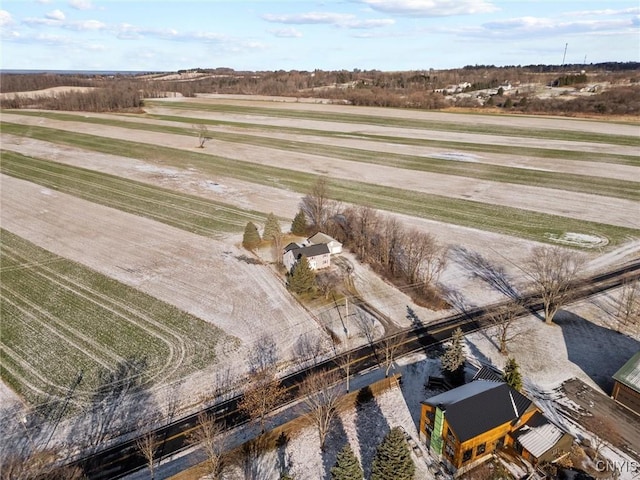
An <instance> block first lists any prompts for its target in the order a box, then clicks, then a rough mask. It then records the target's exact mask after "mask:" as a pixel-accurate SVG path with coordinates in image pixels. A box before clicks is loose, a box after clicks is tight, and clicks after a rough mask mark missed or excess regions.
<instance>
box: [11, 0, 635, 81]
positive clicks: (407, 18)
mask: <svg viewBox="0 0 640 480" xmlns="http://www.w3.org/2000/svg"><path fill="white" fill-rule="evenodd" d="M0 42H1V43H0V68H2V69H3V70H8V69H11V70H16V69H20V70H23V69H24V70H27V69H29V70H99V71H176V70H180V69H190V68H216V67H229V68H233V69H235V70H253V71H261V70H307V71H313V70H315V69H320V70H342V69H344V70H349V71H351V70H354V69H361V70H371V69H377V70H383V71H400V70H427V69H431V68H433V69H447V68H457V67H463V66H465V65H496V66H504V65H530V64H552V65H561V64H562V63H563V59H564V61H565V63H578V64H581V63H584V62H585V60H586V63H587V64H588V63H598V62H605V61H619V62H626V61H636V62H637V61H640V3H639V2H638V0H633V1H627V0H621V1H618V0H598V1H596V0H578V1H574V0H324V1H320V0H319V1H307V0H281V1H269V0H232V1H228V0H227V1H222V0H208V1H207V0H200V1H190V0H183V1H177V0H138V1H125V0H0ZM565 50H566V55H565Z"/></svg>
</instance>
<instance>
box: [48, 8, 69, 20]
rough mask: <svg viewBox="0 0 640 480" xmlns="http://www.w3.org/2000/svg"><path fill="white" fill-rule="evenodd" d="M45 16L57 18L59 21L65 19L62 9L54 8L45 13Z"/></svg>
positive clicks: (52, 18)
mask: <svg viewBox="0 0 640 480" xmlns="http://www.w3.org/2000/svg"><path fill="white" fill-rule="evenodd" d="M45 18H48V19H49V20H58V21H60V22H61V21H63V20H64V19H65V16H64V13H63V12H62V10H54V11H52V12H49V13H47V14H45Z"/></svg>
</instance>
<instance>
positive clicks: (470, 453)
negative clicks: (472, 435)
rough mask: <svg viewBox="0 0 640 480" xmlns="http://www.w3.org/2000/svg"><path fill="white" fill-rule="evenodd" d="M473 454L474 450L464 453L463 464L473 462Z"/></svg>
mask: <svg viewBox="0 0 640 480" xmlns="http://www.w3.org/2000/svg"><path fill="white" fill-rule="evenodd" d="M472 454H473V450H472V449H468V450H465V451H464V453H463V454H462V461H463V462H468V461H469V460H471V455H472Z"/></svg>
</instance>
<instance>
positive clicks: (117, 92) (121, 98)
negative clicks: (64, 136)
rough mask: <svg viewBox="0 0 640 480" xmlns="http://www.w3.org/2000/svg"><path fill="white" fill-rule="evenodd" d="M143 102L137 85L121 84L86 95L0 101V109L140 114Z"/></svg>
mask: <svg viewBox="0 0 640 480" xmlns="http://www.w3.org/2000/svg"><path fill="white" fill-rule="evenodd" d="M58 86H61V85H58ZM74 86H79V85H72V87H74ZM83 86H86V85H83ZM46 88H51V87H46ZM14 93H15V92H14ZM143 98H144V93H143V91H141V90H140V84H139V83H138V82H126V81H122V82H111V83H109V84H108V85H105V86H100V87H94V88H92V89H91V90H88V91H81V90H69V91H63V92H57V93H56V94H55V95H35V96H20V95H17V94H16V95H13V96H8V97H7V98H3V99H2V100H0V107H2V108H41V109H45V110H67V111H83V112H120V111H132V112H140V111H141V108H142V106H143V105H144V100H143Z"/></svg>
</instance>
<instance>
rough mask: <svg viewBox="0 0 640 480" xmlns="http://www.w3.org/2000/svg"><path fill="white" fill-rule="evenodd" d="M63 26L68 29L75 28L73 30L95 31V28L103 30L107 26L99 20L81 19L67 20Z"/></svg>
mask: <svg viewBox="0 0 640 480" xmlns="http://www.w3.org/2000/svg"><path fill="white" fill-rule="evenodd" d="M63 27H64V28H66V29H68V30H75V31H87V30H90V31H97V30H104V29H105V28H107V25H106V24H104V23H102V22H101V21H99V20H82V21H75V22H67V23H65V24H64V25H63Z"/></svg>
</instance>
